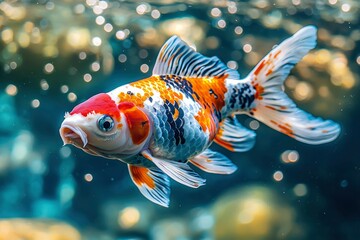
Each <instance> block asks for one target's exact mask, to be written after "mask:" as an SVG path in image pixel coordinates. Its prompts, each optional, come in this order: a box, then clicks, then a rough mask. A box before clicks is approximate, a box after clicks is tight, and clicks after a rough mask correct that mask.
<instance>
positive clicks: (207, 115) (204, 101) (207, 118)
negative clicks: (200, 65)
mask: <svg viewBox="0 0 360 240" xmlns="http://www.w3.org/2000/svg"><path fill="white" fill-rule="evenodd" d="M227 77H228V75H224V76H222V77H209V78H187V81H189V82H190V83H191V84H192V90H193V91H194V94H193V98H194V99H195V100H196V101H197V102H198V103H199V104H200V105H201V107H202V109H201V110H200V111H199V112H198V114H197V115H196V116H195V119H196V120H197V121H198V122H199V124H200V126H201V128H202V130H203V131H204V132H205V131H206V130H208V131H209V133H210V140H211V139H213V138H214V137H215V135H216V131H217V129H216V122H217V120H218V119H216V118H215V111H217V112H220V111H221V109H222V108H223V107H224V106H225V93H226V92H227V88H226V86H225V80H226V78H227ZM198 97H199V99H198Z"/></svg>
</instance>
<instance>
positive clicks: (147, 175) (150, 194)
mask: <svg viewBox="0 0 360 240" xmlns="http://www.w3.org/2000/svg"><path fill="white" fill-rule="evenodd" d="M128 168H129V173H130V176H131V179H132V180H133V182H134V183H135V185H136V186H137V187H138V188H139V190H140V192H141V193H142V195H144V196H145V197H146V198H147V199H149V200H150V201H152V202H154V203H156V204H159V205H161V206H163V207H168V206H169V202H170V181H169V177H168V176H167V175H166V174H165V173H163V172H162V171H161V170H160V169H158V168H156V167H152V168H145V167H139V166H134V165H130V164H128Z"/></svg>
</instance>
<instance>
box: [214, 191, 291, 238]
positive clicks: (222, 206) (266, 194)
mask: <svg viewBox="0 0 360 240" xmlns="http://www.w3.org/2000/svg"><path fill="white" fill-rule="evenodd" d="M213 211H214V217H215V223H214V228H213V234H214V237H215V239H237V240H242V239H244V240H265V239H269V240H270V239H280V238H281V239H289V238H290V237H294V234H295V233H294V231H295V228H296V226H295V210H294V209H293V208H292V207H291V206H289V205H287V204H286V203H284V202H283V201H281V199H280V198H279V197H278V196H277V194H276V193H275V192H274V191H272V190H271V188H267V187H264V186H256V185H255V186H248V187H243V188H240V189H234V190H232V191H230V192H228V193H227V194H225V195H224V196H222V197H220V199H219V200H218V201H217V202H216V203H215V205H214V209H213ZM291 239H292V238H291Z"/></svg>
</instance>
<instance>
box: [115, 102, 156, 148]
mask: <svg viewBox="0 0 360 240" xmlns="http://www.w3.org/2000/svg"><path fill="white" fill-rule="evenodd" d="M118 108H119V110H120V112H121V113H122V114H124V116H125V118H126V123H127V125H128V128H129V131H130V137H131V139H132V141H133V143H134V144H136V145H139V144H141V143H143V142H144V141H145V140H146V139H147V137H148V136H149V133H150V120H149V118H148V116H147V115H146V114H145V113H144V111H142V110H141V109H140V108H139V107H137V106H135V104H134V103H131V102H122V103H120V104H119V106H118Z"/></svg>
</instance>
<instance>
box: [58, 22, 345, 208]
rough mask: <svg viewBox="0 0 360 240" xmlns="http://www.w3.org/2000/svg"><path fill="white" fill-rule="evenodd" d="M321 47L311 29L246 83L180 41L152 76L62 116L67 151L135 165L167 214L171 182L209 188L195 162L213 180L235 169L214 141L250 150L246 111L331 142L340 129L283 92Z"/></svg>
mask: <svg viewBox="0 0 360 240" xmlns="http://www.w3.org/2000/svg"><path fill="white" fill-rule="evenodd" d="M315 45H316V28H315V27H314V26H307V27H304V28H302V29H300V30H299V31H298V32H296V33H295V34H294V35H293V36H292V37H290V38H288V39H286V40H284V41H283V42H282V43H281V44H279V45H278V46H277V47H275V48H273V49H272V50H271V51H270V52H269V53H268V54H267V55H266V56H265V57H264V58H263V59H262V60H261V61H260V63H258V64H257V65H256V66H255V68H254V69H253V70H252V71H251V72H250V73H249V75H247V76H246V77H245V78H243V79H241V78H240V76H239V74H238V72H237V71H235V70H233V69H229V68H227V67H226V65H225V64H224V63H222V62H221V61H220V60H219V58H217V57H211V58H208V57H205V56H203V55H201V54H200V53H198V52H196V51H194V50H193V49H192V48H190V47H189V46H188V45H187V44H186V43H185V42H183V41H182V40H181V39H180V38H179V37H177V36H173V37H171V38H170V39H169V40H168V41H167V42H166V43H165V44H164V45H163V47H162V48H161V50H160V53H159V55H158V57H157V60H156V63H155V66H154V69H153V72H152V76H151V77H149V78H146V79H143V80H139V81H136V82H133V83H130V84H126V85H123V86H120V87H118V88H116V89H114V90H112V91H110V92H108V93H99V94H97V95H95V96H93V97H91V98H89V99H88V100H86V101H85V102H83V103H81V104H79V105H77V106H75V107H74V109H73V110H72V111H71V112H70V113H66V114H65V119H64V121H63V123H62V124H61V128H60V135H61V138H62V140H63V142H64V144H73V145H74V146H75V147H77V148H80V149H82V150H83V151H85V152H87V153H89V154H92V155H96V156H101V157H104V158H108V159H116V160H120V161H122V162H124V163H126V164H127V165H128V170H129V173H130V176H131V179H132V181H133V182H134V184H135V185H136V186H137V187H138V188H139V190H140V192H141V193H142V194H143V195H144V196H145V197H146V198H148V199H149V200H150V201H152V202H154V203H156V204H159V205H161V206H165V207H167V206H168V205H169V202H170V200H169V197H170V181H169V177H170V178H172V179H173V180H175V181H177V182H179V183H181V184H184V185H186V186H189V187H192V188H198V187H200V186H202V185H204V184H205V179H203V178H202V177H201V176H200V175H199V174H198V173H196V172H195V171H194V170H193V169H192V168H190V166H189V163H191V164H192V165H194V166H196V167H198V168H200V169H202V170H204V171H206V172H209V173H216V174H231V173H233V172H234V171H235V170H236V169H237V167H236V165H234V164H233V163H232V162H231V161H230V160H229V159H228V158H227V157H226V156H224V155H223V154H220V153H218V152H215V151H213V150H210V149H209V146H210V145H211V143H212V142H216V143H217V144H219V145H220V146H222V147H224V148H226V149H228V150H230V151H233V152H243V151H246V150H249V149H250V148H251V147H252V146H253V145H254V142H255V132H254V131H252V130H249V129H247V128H245V127H243V126H242V125H241V124H240V123H239V121H238V120H237V118H236V115H237V114H247V115H249V116H250V117H253V118H255V119H257V120H259V121H261V122H263V123H264V124H266V125H268V126H269V127H271V128H273V129H275V130H277V131H279V132H282V133H284V134H286V135H288V136H289V137H292V138H294V139H296V140H298V141H300V142H303V143H307V144H322V143H327V142H330V141H332V140H334V139H335V138H337V136H338V135H339V133H340V126H339V125H338V124H337V123H335V122H333V121H331V120H323V119H322V118H320V117H314V116H312V115H311V114H309V113H306V112H304V111H303V110H300V109H299V108H297V107H296V105H295V103H294V102H293V101H292V100H291V99H290V98H288V96H287V95H286V94H285V93H284V92H283V82H284V80H285V79H286V77H287V76H288V74H289V72H290V70H291V69H292V67H293V66H294V65H295V64H296V63H297V62H298V61H299V60H301V59H302V58H303V56H304V55H305V54H306V53H307V52H308V51H309V50H311V49H312V48H314V47H315Z"/></svg>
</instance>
